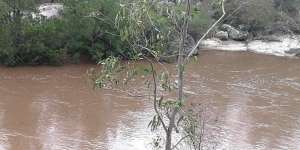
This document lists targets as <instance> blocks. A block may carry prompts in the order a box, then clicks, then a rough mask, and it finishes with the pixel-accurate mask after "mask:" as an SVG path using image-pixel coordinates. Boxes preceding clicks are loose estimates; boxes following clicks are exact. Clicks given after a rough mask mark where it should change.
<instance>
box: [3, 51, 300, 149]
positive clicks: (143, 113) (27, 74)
mask: <svg viewBox="0 0 300 150" xmlns="http://www.w3.org/2000/svg"><path fill="white" fill-rule="evenodd" d="M91 67H95V66H93V65H89V64H80V65H66V66H63V67H46V66H41V67H17V68H5V67H0V150H144V149H151V142H152V138H153V137H154V134H152V133H151V132H150V129H148V128H147V125H148V123H149V121H150V120H151V117H152V115H153V110H152V102H151V100H148V99H147V98H137V97H130V96H128V95H127V94H125V93H120V92H117V91H111V90H94V89H93V88H92V87H91V85H89V84H88V82H87V79H86V71H87V69H89V68H91ZM169 67H171V65H170V66H169ZM186 70H187V72H186V82H185V88H184V89H185V92H186V95H187V100H188V101H193V102H199V103H203V102H208V103H209V104H210V105H211V106H212V107H213V109H211V111H212V113H213V114H214V115H215V116H216V117H217V118H218V119H217V120H218V123H217V125H218V126H219V129H220V130H218V137H217V138H218V139H217V140H216V141H218V147H217V149H222V150H223V149H225V150H270V149H272V150H273V149H275V150H277V149H278V150H279V149H284V150H299V149H300V59H292V58H284V57H274V56H265V55H256V54H251V53H241V52H213V51H210V52H203V53H202V54H201V55H200V56H199V57H198V62H196V63H191V64H190V65H189V66H188V67H187V68H186ZM136 88H140V87H136Z"/></svg>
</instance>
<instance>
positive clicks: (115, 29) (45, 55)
mask: <svg viewBox="0 0 300 150" xmlns="http://www.w3.org/2000/svg"><path fill="white" fill-rule="evenodd" d="M125 1H128V2H130V0H123V1H122V3H123V2H125ZM43 2H59V3H63V5H64V11H62V12H61V16H60V17H58V18H52V19H46V18H43V17H34V16H33V15H32V13H31V12H37V7H38V5H40V4H41V3H43ZM136 2H145V1H140V0H137V1H136ZM216 2H217V0H216V1H211V0H194V3H195V5H193V6H194V7H193V12H192V13H193V14H192V16H193V17H192V20H191V24H190V27H189V34H191V35H192V36H193V37H194V38H197V37H199V35H201V34H202V33H203V32H204V31H205V29H207V27H208V26H209V25H210V24H211V22H213V20H214V19H216V18H218V17H219V15H220V12H219V11H217V10H219V9H218V8H217V7H218V5H216ZM120 3H121V2H120V0H55V1H52V0H49V1H45V0H21V1H20V0H0V8H1V9H0V63H1V64H5V65H9V66H15V65H21V64H30V65H36V64H53V65H58V64H63V63H64V62H65V61H66V60H71V61H72V62H78V61H79V60H80V58H81V56H87V57H88V58H89V59H90V60H93V61H99V60H101V59H103V58H107V57H108V56H119V57H122V58H125V59H131V58H134V57H135V56H136V55H139V54H138V53H137V52H136V51H135V49H137V47H132V45H133V44H132V42H133V41H134V42H137V43H138V42H152V43H151V45H155V47H153V49H154V50H156V51H157V53H158V54H160V53H163V52H162V51H164V50H165V49H167V48H168V47H169V46H170V42H171V41H176V39H174V37H176V35H170V34H169V33H170V32H171V31H172V29H170V28H169V27H170V25H169V24H170V20H168V19H169V18H167V17H166V15H164V13H168V12H167V11H166V10H167V9H165V8H167V7H168V5H163V3H161V6H162V7H163V8H158V7H154V6H153V7H150V8H143V9H152V12H153V13H150V14H147V15H148V16H144V17H143V16H137V17H140V18H138V19H140V21H141V23H142V25H133V24H132V23H133V22H131V21H130V18H126V15H124V14H126V13H127V14H128V12H126V11H130V10H126V9H125V8H123V7H122V4H120ZM157 3H159V2H157ZM299 5H300V2H299V0H260V1H243V0H228V1H227V6H226V9H227V11H228V16H227V17H226V19H225V23H229V24H232V25H234V26H236V27H238V26H240V25H242V26H243V28H244V29H245V30H248V31H250V32H251V33H253V35H254V36H256V35H257V34H271V33H273V32H274V31H278V30H282V32H298V33H299V32H300V27H299V25H298V24H299V23H300V19H299V8H300V6H299ZM180 9H181V8H178V10H180ZM141 12H142V10H141ZM118 16H122V17H125V18H120V17H119V18H118ZM149 18H150V19H149ZM135 21H136V20H135ZM132 30H134V34H132V33H133V32H132ZM129 33H131V34H130V35H129ZM145 33H146V34H145ZM158 35H159V36H158ZM137 37H138V38H140V39H142V38H146V40H141V41H137V40H136V38H137ZM132 38H135V39H132ZM135 45H136V43H135Z"/></svg>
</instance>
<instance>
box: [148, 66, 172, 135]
mask: <svg viewBox="0 0 300 150" xmlns="http://www.w3.org/2000/svg"><path fill="white" fill-rule="evenodd" d="M149 63H150V66H151V71H152V78H153V84H154V87H153V101H154V104H153V106H154V111H155V113H156V115H157V116H158V119H159V120H160V121H161V124H162V126H163V129H164V130H165V132H166V133H167V132H168V128H167V126H166V124H165V122H164V120H163V118H162V116H161V114H160V112H159V111H158V108H157V80H156V72H155V70H154V67H153V63H152V62H151V61H149Z"/></svg>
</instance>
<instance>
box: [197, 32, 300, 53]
mask: <svg viewBox="0 0 300 150" xmlns="http://www.w3.org/2000/svg"><path fill="white" fill-rule="evenodd" d="M200 49H205V50H223V51H247V52H254V53H258V54H267V55H275V56H287V57H300V35H270V36H266V37H264V38H261V39H254V40H247V41H234V40H220V39H218V38H209V39H206V40H204V41H203V42H202V44H201V48H200Z"/></svg>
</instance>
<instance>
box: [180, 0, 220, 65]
mask: <svg viewBox="0 0 300 150" xmlns="http://www.w3.org/2000/svg"><path fill="white" fill-rule="evenodd" d="M225 1H226V0H222V12H223V15H222V16H221V17H220V18H219V19H218V20H217V21H216V22H215V23H214V24H213V25H212V26H211V27H210V28H209V29H208V30H207V31H206V33H205V34H204V35H203V36H202V37H201V38H200V40H199V41H198V42H197V44H196V45H195V46H194V47H193V49H192V50H191V52H190V53H189V54H188V56H187V57H186V59H185V62H187V61H188V60H189V58H190V57H191V56H192V55H193V54H194V53H195V51H196V50H197V48H198V47H199V45H200V44H201V42H202V41H203V39H204V38H205V37H206V36H207V35H208V34H209V33H210V32H211V30H212V29H213V28H214V27H215V26H216V25H217V24H219V23H220V22H221V21H222V20H223V18H224V17H225V15H226V11H225V6H224V4H225Z"/></svg>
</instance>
